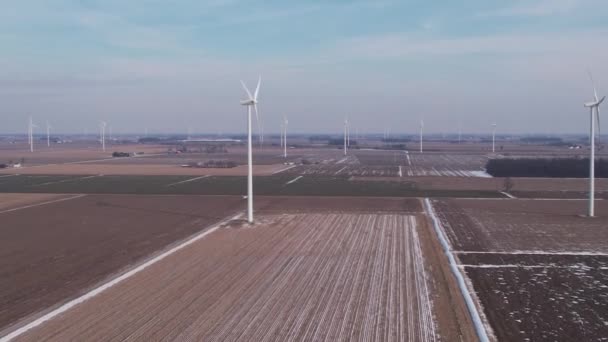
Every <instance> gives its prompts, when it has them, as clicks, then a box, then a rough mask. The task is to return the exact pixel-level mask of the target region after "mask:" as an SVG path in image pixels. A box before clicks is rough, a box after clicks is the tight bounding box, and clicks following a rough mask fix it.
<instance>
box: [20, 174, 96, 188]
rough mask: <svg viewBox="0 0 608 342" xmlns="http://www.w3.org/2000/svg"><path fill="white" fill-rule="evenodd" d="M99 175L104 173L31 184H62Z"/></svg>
mask: <svg viewBox="0 0 608 342" xmlns="http://www.w3.org/2000/svg"><path fill="white" fill-rule="evenodd" d="M98 177H103V175H92V176H84V177H78V178H68V179H62V180H60V181H54V182H46V183H40V184H34V185H31V187H36V186H45V185H52V184H60V183H67V182H77V181H81V180H85V179H91V178H98Z"/></svg>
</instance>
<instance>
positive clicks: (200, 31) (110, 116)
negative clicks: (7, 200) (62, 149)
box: [0, 0, 608, 133]
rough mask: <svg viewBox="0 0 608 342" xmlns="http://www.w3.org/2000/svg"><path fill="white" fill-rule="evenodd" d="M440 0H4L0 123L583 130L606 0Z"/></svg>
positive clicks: (600, 81) (600, 65) (604, 75)
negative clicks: (252, 121) (254, 119)
mask: <svg viewBox="0 0 608 342" xmlns="http://www.w3.org/2000/svg"><path fill="white" fill-rule="evenodd" d="M446 2H447V1H441V2H439V1H428V0H419V1H418V0H416V1H407V0H402V1H383V0H376V1H371V0H369V1H368V0H360V1H356V0H355V1H337V0H315V1H278V0H276V1H264V2H263V4H262V1H253V0H209V1H204V0H182V1H179V0H175V1H162V0H137V1H135V0H134V1H127V0H45V1H40V0H4V1H2V10H1V11H0V45H1V50H0V51H1V53H0V132H25V129H26V120H27V117H28V116H29V115H32V116H33V117H34V120H35V121H36V122H37V123H38V124H39V125H40V126H43V125H42V124H43V123H44V122H45V121H46V120H48V121H50V122H51V124H52V125H53V126H54V127H55V129H56V130H57V131H62V132H82V131H83V130H84V129H85V128H87V129H88V130H89V131H93V130H95V129H96V127H97V123H98V121H99V120H105V121H107V122H108V124H109V125H111V126H112V127H113V130H114V132H116V133H120V132H134V131H139V132H143V130H144V128H146V127H147V128H148V129H149V131H150V132H160V131H169V132H184V133H185V132H186V130H187V127H188V126H190V127H192V130H193V131H198V132H218V131H221V132H244V128H245V117H246V115H245V109H244V108H243V107H241V106H239V100H241V99H243V98H244V92H243V90H242V89H241V87H240V84H239V80H240V79H243V80H245V81H246V82H247V83H248V84H249V85H250V87H254V86H255V82H256V79H257V75H258V74H261V75H262V87H261V91H260V99H259V100H260V112H261V114H262V120H263V125H264V127H265V131H266V132H273V131H278V127H279V118H280V117H282V116H283V115H287V116H288V119H289V122H290V130H291V131H294V132H322V133H328V132H338V131H340V129H341V127H342V122H343V120H344V117H345V116H346V115H348V117H349V120H350V121H351V123H352V127H353V130H354V129H358V130H359V131H360V132H382V131H383V130H384V129H385V128H386V127H390V129H391V132H393V133H407V132H414V131H416V130H417V126H418V122H419V121H420V119H421V118H423V119H424V121H425V127H426V130H427V131H432V132H437V133H442V132H456V131H457V130H458V126H459V125H460V123H462V125H463V130H464V131H465V132H487V131H489V130H490V124H491V123H492V122H496V123H497V124H498V131H499V132H506V133H586V132H587V127H588V122H589V114H588V112H587V111H586V110H585V108H583V103H584V102H585V101H587V100H590V99H591V96H592V90H591V86H590V82H589V79H588V76H587V69H591V70H592V72H593V74H594V77H595V79H596V83H597V86H598V88H599V91H600V93H601V94H605V93H608V20H606V18H608V2H607V1H606V0H525V1H524V0H520V1H487V0H461V1H450V2H449V5H448V4H445V3H446ZM440 3H441V4H440ZM605 111H606V112H608V108H607V109H606V110H605ZM604 121H606V120H604Z"/></svg>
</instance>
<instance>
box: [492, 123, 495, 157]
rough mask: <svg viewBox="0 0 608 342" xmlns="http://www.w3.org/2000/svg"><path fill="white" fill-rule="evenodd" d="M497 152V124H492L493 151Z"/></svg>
mask: <svg viewBox="0 0 608 342" xmlns="http://www.w3.org/2000/svg"><path fill="white" fill-rule="evenodd" d="M495 152H496V124H495V123H493V124H492V153H495Z"/></svg>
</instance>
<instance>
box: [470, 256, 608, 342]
mask: <svg viewBox="0 0 608 342" xmlns="http://www.w3.org/2000/svg"><path fill="white" fill-rule="evenodd" d="M489 257H492V258H489ZM476 259H477V260H476V262H472V261H470V260H467V261H466V262H467V266H465V270H466V273H467V276H468V277H469V278H470V279H471V282H472V284H473V287H474V288H475V290H476V291H477V295H478V297H479V298H481V300H482V302H483V305H484V307H485V308H486V310H485V314H486V316H487V317H488V319H489V320H490V322H491V324H492V328H493V330H494V333H495V335H496V336H497V337H498V340H500V341H603V340H605V339H606V336H608V325H607V324H606V322H607V320H608V291H606V289H607V287H608V286H607V285H606V284H608V273H607V272H606V271H605V270H606V269H608V257H607V256H578V255H505V254H492V255H482V256H477V257H476ZM461 261H462V262H465V261H464V260H463V259H462V258H461Z"/></svg>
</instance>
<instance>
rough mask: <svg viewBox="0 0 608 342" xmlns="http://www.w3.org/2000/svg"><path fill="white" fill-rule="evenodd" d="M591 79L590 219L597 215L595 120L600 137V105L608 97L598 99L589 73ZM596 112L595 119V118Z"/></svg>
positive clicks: (587, 104) (588, 106) (586, 105)
mask: <svg viewBox="0 0 608 342" xmlns="http://www.w3.org/2000/svg"><path fill="white" fill-rule="evenodd" d="M589 78H590V79H591V86H592V87H593V101H592V102H587V103H585V107H587V108H589V109H590V110H591V117H590V118H591V125H590V132H589V141H590V143H591V149H590V150H591V151H590V153H591V156H590V157H589V217H593V216H594V215H595V120H594V119H596V120H597V126H598V135H599V133H600V104H602V102H604V100H605V99H606V96H603V97H602V98H601V99H599V98H598V97H597V90H596V89H595V83H594V82H593V76H592V75H591V73H589ZM594 110H595V118H594V117H593V114H594Z"/></svg>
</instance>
